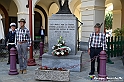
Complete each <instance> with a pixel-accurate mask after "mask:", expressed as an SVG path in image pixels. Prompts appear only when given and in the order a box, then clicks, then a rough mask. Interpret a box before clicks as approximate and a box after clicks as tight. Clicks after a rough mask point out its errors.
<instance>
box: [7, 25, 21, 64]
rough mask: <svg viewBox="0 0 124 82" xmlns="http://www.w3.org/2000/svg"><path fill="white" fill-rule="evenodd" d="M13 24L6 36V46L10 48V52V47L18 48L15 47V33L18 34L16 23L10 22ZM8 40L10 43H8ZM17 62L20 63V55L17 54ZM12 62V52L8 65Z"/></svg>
mask: <svg viewBox="0 0 124 82" xmlns="http://www.w3.org/2000/svg"><path fill="white" fill-rule="evenodd" d="M10 26H11V31H9V33H8V34H7V36H6V38H5V46H6V48H7V49H8V51H9V52H10V49H11V48H12V47H14V48H16V47H15V35H16V30H15V28H16V24H15V23H11V24H10ZM7 42H8V44H7ZM16 62H17V64H18V63H19V62H18V55H16ZM8 64H10V54H9V58H8V63H7V65H8Z"/></svg>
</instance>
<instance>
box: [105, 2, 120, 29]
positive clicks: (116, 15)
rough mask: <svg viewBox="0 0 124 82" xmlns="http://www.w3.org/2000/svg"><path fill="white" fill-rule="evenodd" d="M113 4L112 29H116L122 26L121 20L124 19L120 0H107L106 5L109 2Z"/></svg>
mask: <svg viewBox="0 0 124 82" xmlns="http://www.w3.org/2000/svg"><path fill="white" fill-rule="evenodd" d="M110 3H111V4H112V5H113V10H112V13H113V24H112V30H115V29H116V28H121V20H122V13H121V12H122V3H121V1H120V0H106V3H105V5H107V4H110Z"/></svg>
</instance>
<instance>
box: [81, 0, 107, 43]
mask: <svg viewBox="0 0 124 82" xmlns="http://www.w3.org/2000/svg"><path fill="white" fill-rule="evenodd" d="M81 2H82V4H81V13H82V15H81V16H82V22H83V24H84V25H83V26H82V41H83V42H88V39H89V35H90V33H91V32H93V31H94V25H95V24H96V23H102V22H103V23H104V16H105V0H81ZM101 31H102V32H104V24H103V26H102V29H101Z"/></svg>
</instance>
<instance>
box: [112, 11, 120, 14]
mask: <svg viewBox="0 0 124 82" xmlns="http://www.w3.org/2000/svg"><path fill="white" fill-rule="evenodd" d="M121 11H122V10H112V12H113V14H120V13H121Z"/></svg>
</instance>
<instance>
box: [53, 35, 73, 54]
mask: <svg viewBox="0 0 124 82" xmlns="http://www.w3.org/2000/svg"><path fill="white" fill-rule="evenodd" d="M52 49H53V51H52V54H53V55H55V56H67V55H68V54H69V53H70V51H71V49H70V48H69V47H68V46H66V45H65V41H64V40H63V37H60V38H59V40H58V44H56V45H54V46H53V47H52Z"/></svg>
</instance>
